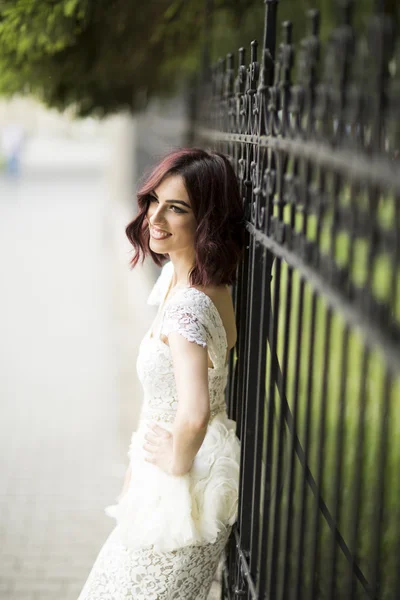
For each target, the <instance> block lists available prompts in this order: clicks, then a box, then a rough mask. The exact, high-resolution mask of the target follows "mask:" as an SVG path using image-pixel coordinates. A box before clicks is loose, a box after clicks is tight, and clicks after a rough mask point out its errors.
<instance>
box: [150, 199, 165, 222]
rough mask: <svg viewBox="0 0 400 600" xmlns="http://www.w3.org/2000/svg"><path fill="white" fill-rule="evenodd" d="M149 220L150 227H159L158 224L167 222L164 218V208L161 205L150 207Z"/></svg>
mask: <svg viewBox="0 0 400 600" xmlns="http://www.w3.org/2000/svg"><path fill="white" fill-rule="evenodd" d="M147 220H148V221H149V223H150V225H155V226H157V223H159V224H161V223H163V222H164V221H165V219H164V218H163V216H162V206H161V205H160V204H159V205H157V206H154V204H153V205H150V206H149V209H148V211H147Z"/></svg>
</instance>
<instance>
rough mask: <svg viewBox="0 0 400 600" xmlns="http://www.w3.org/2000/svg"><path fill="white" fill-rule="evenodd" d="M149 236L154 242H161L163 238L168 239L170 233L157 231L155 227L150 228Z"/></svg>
mask: <svg viewBox="0 0 400 600" xmlns="http://www.w3.org/2000/svg"><path fill="white" fill-rule="evenodd" d="M150 235H151V237H153V238H154V239H156V240H163V239H164V238H167V237H170V235H172V234H171V233H168V232H167V231H163V230H162V229H158V228H157V227H152V228H151V229H150Z"/></svg>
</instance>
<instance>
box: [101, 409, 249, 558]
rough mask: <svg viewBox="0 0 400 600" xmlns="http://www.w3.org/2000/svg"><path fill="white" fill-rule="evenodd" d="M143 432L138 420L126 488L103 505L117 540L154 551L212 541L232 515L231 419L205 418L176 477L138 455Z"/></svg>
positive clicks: (236, 458) (234, 443) (235, 477)
mask: <svg viewBox="0 0 400 600" xmlns="http://www.w3.org/2000/svg"><path fill="white" fill-rule="evenodd" d="M161 426H162V427H165V428H166V429H169V428H170V424H167V423H163V424H161ZM145 432H146V427H145V423H142V424H141V427H140V428H139V429H138V431H137V432H135V433H134V434H133V435H132V441H131V445H130V450H129V454H130V459H131V468H132V476H131V482H130V486H129V489H128V491H127V493H126V494H125V495H124V496H123V498H121V500H120V502H119V503H118V504H116V505H112V506H108V507H107V508H106V509H105V510H106V513H107V514H108V515H109V516H111V517H114V518H115V519H116V520H117V524H118V530H119V536H120V539H121V541H122V542H123V543H124V545H125V546H126V547H128V548H132V549H139V548H149V547H151V546H153V547H154V549H155V550H156V551H157V552H167V551H170V550H176V549H178V548H183V547H185V546H191V545H202V544H206V543H213V542H215V541H216V539H217V536H218V534H219V532H220V531H221V530H225V529H226V528H227V526H229V525H233V523H234V522H235V521H236V519H237V506H238V487H239V464H240V444H239V441H238V439H237V437H236V434H235V423H234V421H232V420H230V419H228V417H227V416H226V414H223V413H221V414H219V415H216V416H215V417H214V418H213V419H212V421H210V423H209V425H208V429H207V433H206V436H205V438H204V441H203V444H202V446H201V448H200V450H199V452H198V453H197V455H196V457H195V459H194V462H193V466H192V469H191V470H190V471H189V473H186V474H185V475H181V476H173V475H168V474H167V473H165V472H164V471H162V470H161V469H159V468H158V467H157V466H155V465H153V464H151V463H148V462H146V461H145V460H144V450H143V442H144V434H145Z"/></svg>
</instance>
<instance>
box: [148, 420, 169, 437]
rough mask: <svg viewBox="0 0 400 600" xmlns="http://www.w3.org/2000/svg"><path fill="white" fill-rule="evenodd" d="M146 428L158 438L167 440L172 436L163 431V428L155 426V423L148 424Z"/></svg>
mask: <svg viewBox="0 0 400 600" xmlns="http://www.w3.org/2000/svg"><path fill="white" fill-rule="evenodd" d="M148 427H149V429H150V430H151V431H152V432H153V433H154V434H155V435H158V436H160V437H164V438H169V437H171V436H172V433H171V432H170V431H168V430H167V429H164V428H163V427H160V425H156V424H155V423H149V424H148Z"/></svg>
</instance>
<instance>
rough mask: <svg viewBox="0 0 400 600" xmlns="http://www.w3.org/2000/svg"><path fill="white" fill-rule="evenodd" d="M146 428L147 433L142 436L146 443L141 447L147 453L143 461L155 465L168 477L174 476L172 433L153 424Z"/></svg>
mask: <svg viewBox="0 0 400 600" xmlns="http://www.w3.org/2000/svg"><path fill="white" fill-rule="evenodd" d="M148 427H149V431H148V432H147V433H146V434H145V436H144V439H145V440H147V441H146V442H145V443H144V445H143V448H144V449H145V450H146V451H147V452H148V454H147V456H145V461H147V462H151V463H153V464H154V465H157V466H158V467H160V469H162V470H163V471H165V473H168V475H174V470H173V461H172V459H173V454H172V442H173V435H172V433H171V432H170V431H167V429H164V428H163V427H160V426H159V425H156V424H155V423H154V424H153V423H151V424H149V425H148Z"/></svg>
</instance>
